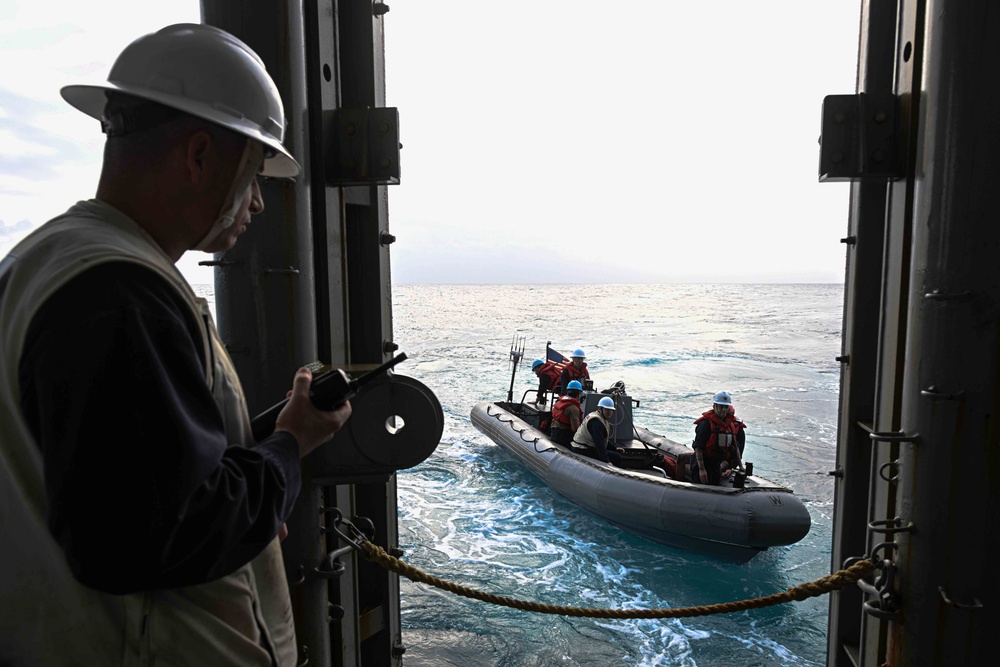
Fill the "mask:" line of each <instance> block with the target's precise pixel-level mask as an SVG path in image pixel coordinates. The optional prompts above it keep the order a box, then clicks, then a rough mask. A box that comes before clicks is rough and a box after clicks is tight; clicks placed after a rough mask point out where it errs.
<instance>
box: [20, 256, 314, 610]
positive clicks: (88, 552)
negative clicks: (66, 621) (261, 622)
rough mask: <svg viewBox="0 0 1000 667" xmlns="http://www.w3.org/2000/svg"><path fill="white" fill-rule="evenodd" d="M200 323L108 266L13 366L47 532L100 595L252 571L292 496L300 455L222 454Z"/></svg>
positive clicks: (45, 319) (155, 284)
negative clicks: (37, 463)
mask: <svg viewBox="0 0 1000 667" xmlns="http://www.w3.org/2000/svg"><path fill="white" fill-rule="evenodd" d="M200 340H201V337H200V333H199V332H198V330H197V323H196V322H194V321H192V319H191V315H190V309H189V308H187V306H186V305H184V302H183V300H182V298H181V297H180V296H179V295H177V294H176V293H175V292H174V289H173V288H172V287H170V286H169V285H168V284H167V283H166V282H165V281H163V279H162V278H160V277H159V276H157V275H155V274H154V273H153V272H151V271H149V270H148V269H145V268H142V267H138V266H134V265H131V264H123V263H114V264H104V265H101V266H99V267H96V268H93V269H90V270H88V271H86V272H85V273H83V274H81V275H80V276H78V277H77V278H76V279H74V280H73V281H71V282H70V283H68V284H67V285H65V286H63V287H62V288H61V289H60V290H59V291H58V292H56V294H54V295H53V296H52V297H51V298H50V299H49V300H48V301H47V302H46V303H45V304H44V306H43V307H42V309H41V310H40V311H39V312H38V314H37V315H36V317H35V318H34V320H33V321H32V324H31V327H30V329H29V332H28V337H27V340H26V344H25V348H24V350H23V352H22V356H21V360H20V365H19V378H18V379H19V383H20V388H21V395H22V403H21V404H22V410H23V411H24V414H25V417H26V420H27V422H28V424H29V427H30V428H31V430H32V432H33V434H34V436H35V439H36V442H38V443H39V446H40V447H41V450H42V455H43V460H44V469H45V488H46V494H47V499H48V522H49V528H50V530H51V532H52V534H53V536H54V537H55V539H56V540H57V541H58V542H59V543H60V545H61V546H62V548H63V550H64V552H65V554H66V558H67V560H68V562H69V564H70V567H71V568H72V570H73V572H74V574H75V576H76V577H77V579H79V581H80V582H81V583H83V584H85V585H87V586H90V587H92V588H96V589H98V590H102V591H106V592H109V593H118V594H122V593H128V592H134V591H139V590H153V589H161V588H172V587H178V586H187V585H194V584H199V583H205V582H207V581H211V580H213V579H216V578H218V577H220V576H224V575H226V574H228V573H229V572H232V571H234V570H236V569H237V568H239V567H240V566H241V565H243V564H245V563H247V562H249V561H250V560H251V559H253V558H254V557H255V556H256V555H257V554H258V553H260V552H261V551H262V550H263V548H264V547H265V546H266V545H267V544H268V543H269V542H270V541H271V540H273V539H274V537H275V535H276V534H277V533H278V531H279V529H280V527H281V524H282V522H283V521H284V520H285V519H286V518H287V517H288V514H289V513H290V511H291V508H292V505H293V503H294V501H295V498H296V496H297V495H298V492H299V486H300V472H299V461H298V445H297V443H296V442H295V438H294V437H293V436H291V435H289V434H287V433H276V434H274V435H272V436H270V437H269V438H267V439H266V440H264V441H263V442H262V443H260V444H259V445H258V446H257V447H255V448H253V449H248V448H245V447H242V446H229V445H230V443H229V442H228V441H227V438H226V435H225V432H224V427H223V421H222V415H221V414H220V412H219V409H218V407H217V406H216V403H215V401H214V400H213V397H212V394H211V392H210V390H209V387H208V386H207V385H206V383H205V379H204V370H203V365H204V359H203V352H202V349H201V344H200Z"/></svg>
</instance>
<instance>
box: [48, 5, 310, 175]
mask: <svg viewBox="0 0 1000 667" xmlns="http://www.w3.org/2000/svg"><path fill="white" fill-rule="evenodd" d="M108 91H112V92H119V93H123V94H126V95H131V96H133V97H137V98H140V99H144V100H149V101H152V102H157V103H159V104H162V105H164V106H167V107H171V108H173V109H178V110H180V111H183V112H185V113H188V114H191V115H192V116H196V117H198V118H202V119H204V120H207V121H210V122H212V123H215V124H217V125H221V126H222V127H225V128H227V129H230V130H232V131H233V132H236V133H238V134H241V135H243V136H245V137H249V138H250V139H254V140H256V141H259V142H260V143H262V144H263V145H264V147H265V154H266V155H265V159H264V167H263V169H262V170H261V174H262V175H264V176H276V177H292V176H296V175H297V174H298V173H299V171H300V169H299V164H298V163H297V162H296V161H295V158H293V157H292V156H291V154H290V153H289V152H288V151H287V150H285V147H284V146H282V144H281V142H282V140H283V139H284V134H285V112H284V107H283V106H282V104H281V96H280V95H279V94H278V88H277V87H276V86H275V85H274V81H273V80H272V79H271V77H270V75H269V74H268V73H267V70H266V69H265V67H264V62H263V61H262V60H261V59H260V57H259V56H258V55H257V54H256V53H254V52H253V50H252V49H251V48H250V47H249V46H247V45H246V44H244V43H243V42H242V41H240V40H239V39H237V38H236V37H234V36H233V35H231V34H229V33H228V32H226V31H224V30H220V29H219V28H216V27H214V26H210V25H202V24H198V23H179V24H176V25H171V26H167V27H166V28H163V29H162V30H159V31H157V32H154V33H150V34H148V35H144V36H142V37H140V38H138V39H136V40H135V41H133V42H132V43H131V44H129V45H128V46H127V47H125V50H124V51H122V52H121V54H119V56H118V58H117V59H116V60H115V64H114V65H112V66H111V73H110V74H108V82H107V83H106V84H100V85H72V86H65V87H64V88H63V89H62V90H61V91H60V93H61V94H62V96H63V99H65V100H66V101H67V102H69V103H70V104H72V105H73V106H74V107H76V108H77V109H79V110H80V111H82V112H84V113H85V114H87V115H88V116H91V117H93V118H96V119H98V120H103V119H104V108H105V105H106V104H107V101H108V100H107V92H108Z"/></svg>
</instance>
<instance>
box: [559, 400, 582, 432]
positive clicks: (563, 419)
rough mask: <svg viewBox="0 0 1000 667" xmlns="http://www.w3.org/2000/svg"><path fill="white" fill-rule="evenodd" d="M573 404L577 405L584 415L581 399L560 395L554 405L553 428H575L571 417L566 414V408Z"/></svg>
mask: <svg viewBox="0 0 1000 667" xmlns="http://www.w3.org/2000/svg"><path fill="white" fill-rule="evenodd" d="M571 405H575V406H576V408H577V409H578V410H579V411H580V416H581V417H582V416H583V407H582V406H581V405H580V401H579V400H577V399H575V398H573V397H572V396H560V397H559V400H558V401H556V404H555V405H553V406H552V428H564V429H567V430H568V429H571V428H573V427H572V426H571V425H570V422H569V417H567V416H566V408H568V407H569V406H571ZM557 424H558V426H557Z"/></svg>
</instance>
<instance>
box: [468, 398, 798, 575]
mask: <svg viewBox="0 0 1000 667" xmlns="http://www.w3.org/2000/svg"><path fill="white" fill-rule="evenodd" d="M471 419H472V423H473V425H474V426H475V427H476V428H477V429H478V430H479V431H481V432H482V433H483V434H484V435H486V436H487V437H488V438H490V440H492V441H493V442H495V443H496V444H497V445H499V446H500V447H502V448H503V449H504V450H506V451H508V452H510V454H512V455H513V456H514V457H515V458H516V459H517V460H519V461H520V462H521V463H523V464H524V465H525V466H526V467H527V468H528V469H529V470H531V471H532V472H533V473H534V474H535V475H537V476H538V477H539V479H541V480H542V481H543V482H545V483H546V484H548V485H549V486H550V487H552V488H553V489H554V490H555V491H556V492H558V493H559V494H560V495H562V496H564V497H565V498H567V499H568V500H570V501H571V502H573V503H575V504H576V505H579V506H580V507H582V508H583V509H586V510H588V511H590V512H593V513H594V514H597V515H598V516H601V517H603V518H604V519H606V520H608V521H610V522H611V523H613V524H615V525H617V526H619V527H621V528H623V529H625V530H627V531H629V532H631V533H634V534H636V535H639V536H641V537H644V538H646V539H649V540H652V541H654V542H658V543H660V544H665V545H668V546H671V547H676V548H679V549H685V550H689V551H696V552H698V553H703V554H707V555H711V556H715V557H717V558H723V559H726V560H732V561H737V562H745V561H747V560H750V559H751V558H753V557H754V556H755V555H757V554H758V553H760V552H761V551H763V550H765V549H767V548H769V547H775V546H783V545H788V544H794V543H795V542H798V541H799V540H801V539H802V538H803V537H805V536H806V534H807V533H808V532H809V528H810V526H811V519H810V517H809V511H808V510H807V509H806V507H805V506H804V505H803V504H802V502H801V501H800V500H799V499H798V498H797V497H796V496H795V495H794V494H793V493H792V491H791V490H789V489H787V488H785V487H782V486H779V485H777V484H774V483H772V482H769V481H768V480H766V479H764V478H762V477H758V476H751V477H749V478H748V479H747V483H746V486H745V487H744V488H742V489H738V488H733V487H732V486H728V485H727V486H705V485H700V484H691V483H689V482H684V481H679V480H675V479H669V478H667V477H665V476H660V477H656V476H654V474H652V473H650V472H645V471H642V472H640V471H636V470H628V469H623V468H616V467H614V466H612V465H610V464H607V463H603V462H601V461H597V460H595V459H591V458H589V457H586V456H581V455H578V454H576V453H573V452H572V451H570V450H569V449H567V448H565V447H561V446H559V445H556V444H555V443H553V442H552V441H551V440H549V439H548V437H546V436H545V435H544V434H543V433H542V432H541V431H539V430H538V429H536V428H534V427H533V426H532V425H531V424H529V423H528V422H527V421H525V420H524V419H522V418H520V417H519V416H517V415H515V414H514V413H512V412H511V411H509V410H507V409H505V408H504V407H502V406H500V405H497V404H496V403H491V402H487V401H484V402H481V403H478V404H477V405H476V406H475V407H473V409H472V413H471ZM637 430H638V429H637ZM642 432H643V433H644V434H648V437H647V436H646V435H644V436H643V439H644V440H647V441H648V442H652V443H656V441H657V439H660V440H663V438H662V436H657V435H656V434H654V433H652V432H650V431H648V430H646V429H642ZM640 446H642V445H640ZM653 446H655V444H654V445H653Z"/></svg>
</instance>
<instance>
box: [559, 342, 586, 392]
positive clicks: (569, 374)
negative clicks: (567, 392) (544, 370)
mask: <svg viewBox="0 0 1000 667" xmlns="http://www.w3.org/2000/svg"><path fill="white" fill-rule="evenodd" d="M569 358H570V359H571V360H572V363H570V364H569V365H567V366H565V367H564V368H563V369H562V373H560V374H559V386H560V387H568V386H569V383H570V382H572V381H573V380H578V381H579V382H581V383H582V382H584V381H585V380H589V379H590V371H588V370H587V362H586V361H584V359H586V358H587V355H586V354H584V352H583V350H581V349H580V348H577V349H575V350H573V354H571V355H570V357H569Z"/></svg>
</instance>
